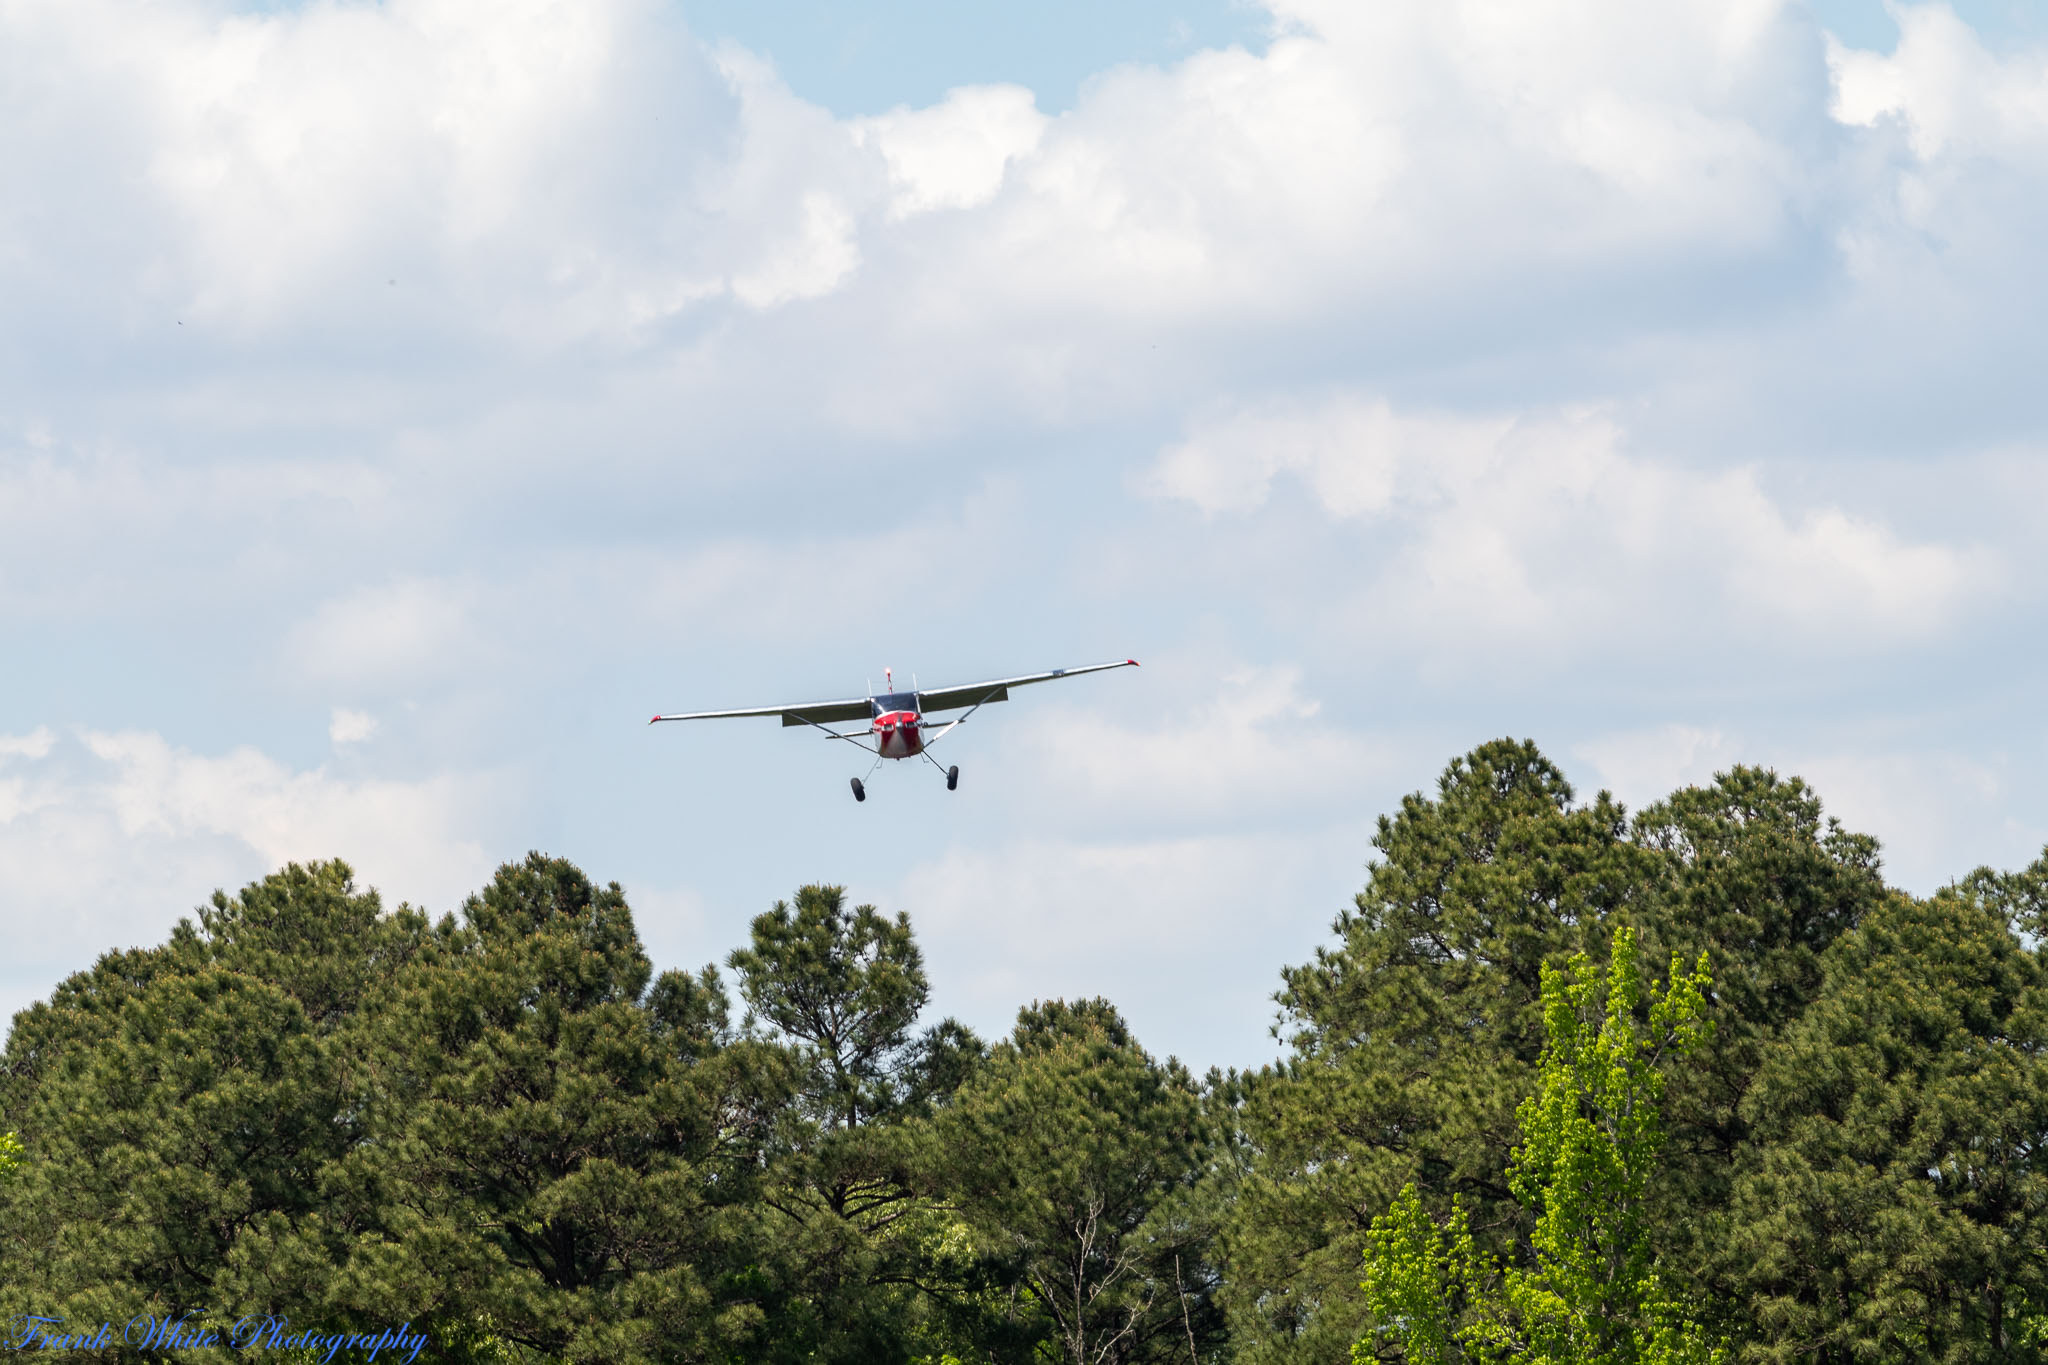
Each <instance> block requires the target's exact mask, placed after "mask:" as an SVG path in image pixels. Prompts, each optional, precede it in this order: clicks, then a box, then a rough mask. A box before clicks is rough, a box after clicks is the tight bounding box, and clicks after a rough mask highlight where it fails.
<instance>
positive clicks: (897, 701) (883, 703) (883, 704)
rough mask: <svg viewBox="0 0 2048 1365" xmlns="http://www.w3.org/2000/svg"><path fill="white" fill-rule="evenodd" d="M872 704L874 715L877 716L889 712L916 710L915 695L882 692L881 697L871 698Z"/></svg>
mask: <svg viewBox="0 0 2048 1365" xmlns="http://www.w3.org/2000/svg"><path fill="white" fill-rule="evenodd" d="M872 703H873V705H874V708H875V714H876V715H878V716H880V715H885V714H887V713H888V712H890V711H915V710H916V709H917V693H915V692H884V693H883V694H882V695H881V696H879V697H875V698H872Z"/></svg>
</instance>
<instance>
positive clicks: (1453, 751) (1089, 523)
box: [0, 0, 2048, 1069]
mask: <svg viewBox="0 0 2048 1365" xmlns="http://www.w3.org/2000/svg"><path fill="white" fill-rule="evenodd" d="M2037 15H2038V10H2037V8H2036V7H2033V6H2030V5H2022V4H2016V3H2008V2H2007V0H1981V2H1980V3H1976V4H1971V5H1958V6H1955V7H1950V6H1947V5H1941V4H1930V5H1905V4H1901V5H1889V6H1887V5H1879V4H1865V3H1861V2H1860V0H1829V2H1828V3H1818V2H1817V3H1815V4H1812V5H1806V4H1798V3H1776V2H1774V0H1699V2H1697V3H1695V2H1691V0H1673V3H1670V4H1665V5H1658V6H1645V5H1641V4H1639V3H1635V0H1542V2H1541V3H1528V2H1527V0H1514V2H1513V3H1509V2H1507V0H1376V2H1375V3H1373V4H1369V5H1365V4H1358V3H1356V2H1355V0H1264V2H1263V3H1257V4H1251V3H1232V2H1231V0H1199V2H1197V0H1189V2H1188V3H1177V2H1176V0H1142V2H1138V0H1133V3H1130V4H1126V5H1121V6H1116V7H1103V6H1099V5H1084V4H1081V3H1078V0H1047V3H1042V4H1038V5H1034V6H1028V7H1027V6H1018V5H999V4H995V3H972V4H961V3H953V4H946V5H941V4H937V3H912V2H911V0H878V3H875V4H871V5H865V6H859V7H853V6H843V5H835V4H827V3H824V2H823V0H753V3H741V2H740V0H704V3H700V4H690V3H674V2H672V0H671V2H664V0H493V3H489V4H486V3H482V0H384V3H367V2H366V0H321V2H320V3H308V4H282V3H241V4H232V3H224V2H223V0H153V2H151V3H142V2H141V0H15V3H11V4H5V5H0V623H4V629H5V638H6V639H7V640H8V642H9V647H8V649H7V651H6V662H7V668H6V670H5V673H4V675H0V870H4V871H0V924H4V927H5V931H6V934H7V938H8V946H9V951H8V952H7V953H6V954H5V955H4V956H0V1015H5V1014H10V1013H11V1012H12V1011H13V1010H15V1009H18V1008H21V1007H22V1006H25V1005H26V1004H28V1003H29V1002H30V1001H32V1000H35V999H37V998H40V997H42V996H45V995H46V994H47V993H48V992H49V990H50V989H51V987H52V986H53V985H54V984H55V983H56V982H57V981H59V980H61V979H62V978H63V977H64V976H65V975H66V974H67V973H69V972H72V971H75V970H79V969H81V968H83V967H85V966H87V965H89V964H90V963H91V961H92V960H93V959H94V958H95V957H96V956H97V955H98V954H99V953H101V952H103V951H106V950H107V949H110V948H119V947H127V946H130V945H138V944H149V943H155V942H160V941H162V939H163V938H164V936H165V935H166V934H167V933H168V932H169V930H170V928H171V926H172V925H173V924H174V923H175V922H176V921H177V920H178V918H179V917H180V916H182V915H186V914H189V913H190V912H191V911H192V909H193V907H194V906H196V905H197V904H199V903H201V902H202V901H204V900H205V899H206V898H207V897H208V896H209V895H210V894H211V893H212V891H213V890H214V889H215V888H216V887H222V888H227V889H229V890H230V891H232V890H233V889H235V888H237V887H239V886H241V885H243V884H245V883H247V882H248V881H250V880H253V879H255V878H257V877H260V876H262V875H263V874H264V873H265V872H266V871H269V870H271V869H273V868H275V867H277V866H279V865H281V864H282V863H284V862H286V861H289V860H306V859H311V858H322V857H336V856H339V857H343V858H346V859H347V860H348V861H349V862H350V864H351V865H352V866H353V867H354V868H355V869H356V872H357V875H358V877H359V879H360V881H361V882H362V883H363V884H365V885H370V886H374V887H376V888H377V889H378V890H379V891H380V893H381V894H382V895H383V896H384V897H385V899H386V900H387V902H389V903H392V904H396V903H398V902H400V901H406V902H410V903H413V904H415V905H420V906H423V907H425V908H427V909H428V910H430V911H433V912H435V913H437V914H438V913H441V912H444V911H449V910H454V909H456V908H458V907H459V905H460V903H461V900H462V898H463V897H464V896H465V895H466V894H468V893H469V892H470V891H472V890H474V889H476V888H477V887H479V886H480V885H482V884H483V883H484V882H485V881H486V880H487V879H488V877H489V876H490V874H491V871H492V869H493V868H494V867H495V866H496V865H498V864H499V863H500V862H503V861H505V860H508V859H516V858H518V857H520V856H523V855H524V854H525V853H526V851H528V850H529V849H538V850H542V851H545V852H548V853H551V854H556V855H560V856H564V857H568V858H570V859H572V860H574V861H575V862H576V863H577V864H578V865H579V866H581V867H583V868H584V869H585V870H586V871H587V872H588V873H589V874H590V875H591V876H593V877H594V878H596V879H598V880H600V881H610V880H616V881H618V882H619V883H621V884H622V885H623V886H624V887H625V889H626V891H627V894H628V897H629V899H630V901H631V904H632V905H633V906H634V908H635V912H636V918H637V921H638V923H639V926H640V930H641V933H642V936H643V938H644V940H645V941H646V943H647V945H648V949H649V952H650V955H651V956H652V957H653V958H654V960H655V962H656V965H657V966H658V967H670V966H682V967H691V968H694V967H697V966H700V965H702V964H704V963H706V962H713V961H718V960H721V959H723V958H724V957H725V955H726V954H727V953H728V952H730V951H731V950H732V949H733V948H734V947H736V946H738V945H739V944H741V943H742V942H744V940H745V936H746V930H747V923H748V921H749V919H750V918H751V917H752V916H753V915H755V914H758V913H760V912H761V911H763V910H765V909H767V908H768V907H769V906H770V905H772V904H773V903H774V902H775V901H776V900H777V899H778V898H782V897H786V896H788V895H789V894H790V893H791V892H793V891H794V890H795V888H797V887H798V886H800V885H802V884H805V883H807V882H818V881H823V882H832V883H838V884H843V885H845V886H847V887H848V888H849V890H850V892H851V894H852V895H853V896H854V897H855V898H856V899H857V900H859V901H864V902H871V903H873V904H875V905H876V906H878V907H880V908H881V909H883V910H885V911H888V912H891V913H894V912H896V911H905V912H908V913H909V914H910V916H911V918H912V922H913V924H914V926H915V928H916V930H917V933H918V936H919V940H920V942H921V943H922V945H923V947H924V950H925V953H926V958H927V964H928V969H929V971H930V975H931V978H932V982H933V1002H932V1009H933V1014H934V1017H936V1016H937V1015H938V1014H941V1013H947V1014H953V1015H956V1016H958V1017H959V1018H961V1019H963V1020H965V1021H966V1022H968V1023H970V1024H972V1025H973V1026H974V1027H976V1028H977V1029H980V1030H982V1031H983V1032H984V1033H989V1034H995V1033H1000V1032H1002V1031H1004V1030H1005V1029H1006V1028H1007V1027H1008V1025H1009V1023H1010V1021H1011V1020H1012V1018H1013V1017H1014V1015H1015V1011H1016V1010H1017V1008H1018V1007H1019V1006H1020V1005H1022V1004H1024V1003H1026V1002H1028V1001H1031V1000H1034V999H1043V998H1051V997H1056V996H1064V997H1075V996H1080V995H1093V994H1102V995H1106V996H1108V997H1109V998H1111V999H1112V1000H1114V1001H1115V1002H1116V1003H1117V1004H1118V1006H1119V1007H1120V1008H1122V1009H1123V1010H1124V1012H1125V1013H1126V1014H1127V1015H1128V1016H1129V1018H1130V1019H1131V1021H1132V1023H1133V1025H1134V1027H1135V1029H1136V1031H1137V1033H1138V1036H1139V1037H1140V1039H1141V1040H1142V1041H1144V1042H1145V1043H1146V1044H1147V1045H1148V1046H1149V1047H1150V1048H1152V1049H1153V1050H1154V1051H1157V1052H1160V1053H1173V1054H1176V1055H1178V1056H1180V1057H1181V1058H1182V1059H1184V1060H1185V1061H1187V1062H1189V1063H1190V1064H1191V1065H1193V1066H1195V1067H1196V1068H1198V1069H1200V1068H1204V1067H1207V1066H1210V1065H1226V1066H1230V1065H1235V1066H1247V1065H1256V1064H1258V1063H1260V1062H1262V1061H1264V1060H1267V1059H1269V1058H1271V1057H1272V1056H1274V1055H1275V1053H1276V1051H1277V1049H1278V1044H1277V1043H1275V1041H1274V1040H1273V1038H1272V1037H1271V1035H1270V1032H1269V1027H1270V1025H1271V1024H1272V1022H1273V1017H1274V1004H1273V1001H1272V998H1271V997H1272V993H1273V991H1274V990H1275V989H1276V988H1277V986H1278V985H1279V978H1280V972H1281V969H1282V968H1283V967H1284V966H1286V965H1289V964H1292V963H1298V962H1302V961H1304V960H1306V959H1308V958H1309V957H1310V956H1311V955H1312V954H1313V953H1314V951H1315V950H1316V948H1317V947H1319V946H1323V945H1326V944H1328V943H1329V942H1330V941H1331V937H1330V924H1331V921H1332V919H1333V918H1334V917H1335V915H1336V914H1337V913H1338V912H1339V911H1340V910H1342V909H1343V908H1344V907H1345V906H1346V905H1347V904H1348V903H1349V901H1350V899H1351V897H1352V896H1353V895H1354V894H1356V892H1357V891H1358V890H1359V888H1360V887H1361V886H1362V885H1363V884H1364V881H1365V878H1366V875H1367V865H1368V863H1369V861H1370V859H1371V858H1372V856H1373V850H1372V847H1371V838H1372V832H1373V828H1374V823H1375V820H1376V818H1377V817H1378V816H1379V815H1380V814H1381V813H1383V812H1387V811H1390V810H1392V809H1394V808H1395V807H1396V806H1397V804H1398V802H1399V800H1400V798H1401V797H1402V795H1403V794H1405V793H1408V792H1412V791H1416V790H1427V789H1429V788H1431V787H1432V786H1433V784H1434V782H1435V780H1436V778H1437V776H1438V774H1439V773H1440V772H1441V771H1442V769H1443V767H1444V765H1445V764H1446V763H1447V762H1448V761H1450V760H1451V759H1452V758H1454V757H1455V756H1457V755H1459V754H1462V753H1464V752H1466V751H1468V750H1469V749H1471V748H1472V747H1473V746H1475V745H1477V744H1480V743H1482V742H1484V741H1486V740H1488V739H1492V738H1495V737H1499V736H1503V735H1507V736H1514V737H1518V738H1521V737H1526V738H1530V739H1533V740H1535V741H1536V742H1537V743H1538V744H1539V745H1540V746H1541V748H1542V749H1543V751H1544V752H1545V753H1546V754H1548V755H1549V756H1550V757H1551V758H1552V759H1553V760H1555V761H1556V762H1557V763H1558V764H1559V765H1560V766H1561V767H1562V768H1563V769H1564V771H1565V772H1566V774H1567V776H1568V777H1569V778H1570V779H1571V780H1572V782H1573V783H1574V784H1575V785H1576V787H1577V788H1578V790H1579V791H1580V793H1581V794H1582V795H1585V796H1590V795H1591V794H1592V793H1593V792H1595V791H1597V790H1599V789H1601V788H1606V789H1608V790H1611V791H1612V792H1614V793H1615V794H1616V796H1617V797H1619V798H1620V799H1621V800H1623V801H1625V802H1626V803H1628V804H1629V805H1630V807H1632V808H1639V807H1640V806H1642V805H1644V804H1647V803H1649V802H1652V801H1655V800H1657V799H1658V798H1660V797H1661V796H1663V795H1665V794H1666V793H1668V792H1669V791H1671V790H1672V789H1674V788H1675V787H1678V786H1681V785H1683V784H1686V783H1692V782H1700V781H1706V780H1710V779H1711V777H1712V775H1713V774H1714V773H1715V772H1717V771H1721V770H1725V769H1726V768H1727V767H1729V766H1730V765H1732V764H1735V763H1753V764H1759V765H1764V766H1769V767H1772V768H1775V769H1776V770H1778V771H1779V772H1781V773H1786V774H1797V775H1799V776H1802V777H1804V778H1805V779H1807V780H1808V781H1809V782H1811V783H1812V784H1813V785H1814V787H1815V788H1816V790H1817V791H1818V792H1819V794H1820V796H1821V798H1822V799H1823V801H1824V802H1825V803H1826V806H1827V809H1828V810H1829V811H1830V812H1831V813H1833V814H1835V815H1837V816H1839V817H1840V818H1841V819H1842V820H1843V821H1844V822H1845V823H1846V824H1848V825H1850V826H1852V827H1854V828H1857V829H1860V830H1864V831H1867V832H1869V833H1871V834H1874V835H1876V836H1877V837H1878V838H1879V839H1880V840H1881V841H1882V843H1883V847H1884V850H1885V864H1886V871H1887V875H1888V876H1889V877H1890V878H1891V879H1892V880H1893V881H1894V882H1895V883H1896V884H1898V885H1900V886H1902V887H1905V888H1907V889H1909V890H1914V891H1920V892H1925V891H1929V890H1932V889H1934V888H1935V887H1937V886H1940V885H1941V884H1943V883H1945V882H1946V881H1948V880H1950V879H1951V878H1953V877H1956V876H1959V875H1961V874H1963V873H1965V872H1967V871H1969V870H1970V869H1971V868H1973V867H1976V866H1978V865H1982V864H1989V865H1993V866H1999V867H2013V866H2019V865H2023V864H2025V863H2027V862H2029V861H2031V860H2032V859H2033V858H2035V857H2037V856H2039V855H2040V853H2041V851H2042V849H2043V846H2044V844H2048V719H2044V715H2043V709H2042V706H2041V697H2042V695H2043V683H2044V681H2048V648H2044V645H2043V643H2042V641H2043V640H2044V638H2048V590H2044V583H2048V574H2044V570H2048V545H2044V540H2043V537H2042V536H2041V534H2040V532H2039V527H2040V525H2041V523H2042V520H2043V513H2044V511H2048V460H2044V458H2043V442H2044V439H2048V409H2044V404H2043V402H2042V400H2041V399H2040V397H2039V393H2040V391H2041V387H2042V385H2041V381H2040V379H2039V370H2040V366H2041V363H2042V357H2043V355H2044V354H2048V347H2044V342H2048V323H2044V321H2043V319H2044V317H2048V308H2044V305H2048V257H2044V256H2043V255H2042V253H2041V251H2040V249H2039V246H2038V243H2039V242H2040V241H2041V240H2043V238H2044V235H2048V24H2044V23H2043V22H2042V21H2041V20H2040V19H2039V18H2038V17H2037ZM1126 657H1135V658H1137V659H1139V660H1140V661H1141V662H1142V665H1143V666H1142V667H1141V668H1139V669H1135V670H1121V671H1118V672H1114V673H1107V674H1102V675H1098V676H1093V677H1087V678H1081V679H1076V680H1072V681H1068V682H1062V683H1058V684H1054V685H1050V686H1047V687H1042V688H1034V689H1030V690H1027V691H1021V692H1019V693H1018V694H1017V695H1016V696H1015V697H1013V699H1012V700H1011V701H1009V702H1007V703H1004V704H1001V705H997V706H991V707H989V708H987V709H985V710H984V711H982V712H980V713H979V714H977V715H976V716H975V717H974V719H973V720H972V721H970V722H969V723H968V724H967V725H966V726H963V727H962V728H961V729H960V730H959V731H957V732H955V733H954V734H953V735H951V736H949V737H948V739H947V740H946V741H945V744H944V746H943V747H942V749H941V750H940V752H941V754H942V755H943V756H944V757H945V758H946V761H947V762H949V763H957V764H958V765H959V766H960V768H961V773H962V777H961V782H960V788H959V790H958V791H956V792H950V793H949V792H947V791H946V790H945V789H944V784H943V783H942V782H941V781H940V780H939V778H938V776H937V774H935V773H934V772H933V771H932V770H931V769H929V768H926V767H923V766H922V765H920V766H918V767H915V768H913V767H910V766H908V765H902V766H891V767H889V768H888V769H886V770H884V771H882V772H879V773H877V774H875V775H874V777H873V779H872V781H871V782H870V784H869V791H870V798H869V800H868V801H867V802H865V803H864V804H856V803H855V802H854V801H853V800H852V798H851V795H850V793H849V791H848V787H847V781H848V778H850V777H853V776H858V775H860V774H861V772H862V771H864V769H863V767H862V765H861V764H859V763H858V762H856V761H855V759H857V758H858V755H853V754H851V753H850V752H848V751H847V750H846V749H845V747H844V746H839V745H834V744H831V743H829V742H827V741H824V740H822V739H819V738H818V737H817V736H815V735H814V734H805V733H798V732H794V731H789V730H784V729H781V728H780V727H778V726H777V725H776V724H775V723H774V722H773V721H772V720H770V721H761V722H731V723H719V724H704V725H692V726H682V725H674V726H660V727H653V728H650V727H648V726H647V725H646V723H645V721H646V717H647V716H649V715H651V714H653V713H654V712H656V711H679V710H693V709H703V708H715V707H729V706H745V705H757V704H765V703H776V702H785V701H800V700H811V699H817V698H830V697H843V696H849V695H860V694H861V693H862V692H863V691H864V690H865V689H866V688H867V687H868V685H869V684H870V683H875V684H879V683H880V681H881V679H882V676H883V670H884V669H885V668H893V669H894V670H895V674H896V676H897V677H898V678H899V679H902V678H906V677H910V676H913V675H914V676H915V678H916V679H917V680H918V681H919V682H921V683H923V684H924V685H927V686H930V685H939V684H950V683H956V682H964V681H971V680H974V679H979V678H986V677H992V676H1002V675H1006V674H1012V673H1017V672H1024V671H1032V670H1037V669H1042V668H1050V667H1058V666H1063V665H1074V664H1082V663H1091V662H1097V661H1102V660H1109V659H1121V658H1126Z"/></svg>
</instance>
